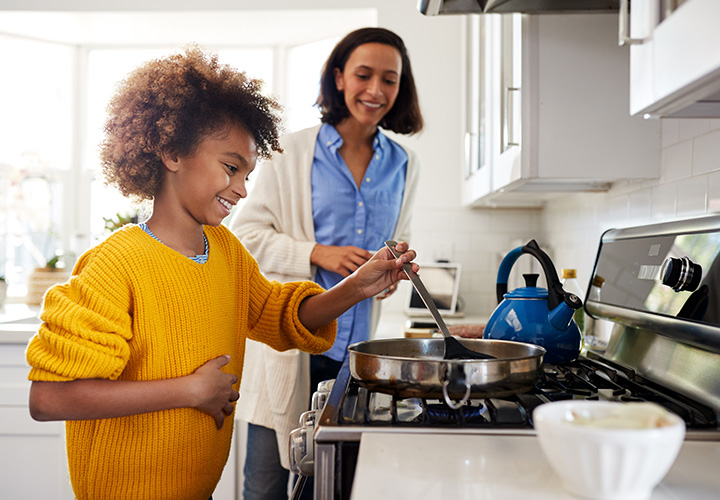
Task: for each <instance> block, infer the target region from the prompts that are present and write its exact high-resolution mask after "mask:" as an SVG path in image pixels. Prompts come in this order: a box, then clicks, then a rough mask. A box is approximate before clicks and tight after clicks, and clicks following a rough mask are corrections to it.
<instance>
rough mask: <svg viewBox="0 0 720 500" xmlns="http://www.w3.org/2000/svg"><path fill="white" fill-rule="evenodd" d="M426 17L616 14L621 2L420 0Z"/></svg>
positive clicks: (579, 0) (586, 0)
mask: <svg viewBox="0 0 720 500" xmlns="http://www.w3.org/2000/svg"><path fill="white" fill-rule="evenodd" d="M417 6H418V10H419V11H420V12H421V13H422V14H425V15H426V16H443V15H448V14H491V13H493V14H502V13H508V12H521V13H523V14H562V13H571V12H583V13H586V14H589V13H593V12H605V13H608V12H617V11H618V10H619V8H620V0H418V3H417Z"/></svg>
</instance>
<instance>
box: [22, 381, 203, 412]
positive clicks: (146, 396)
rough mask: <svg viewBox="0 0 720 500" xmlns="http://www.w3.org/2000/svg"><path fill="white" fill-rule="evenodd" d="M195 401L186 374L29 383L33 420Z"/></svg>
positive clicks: (142, 409) (168, 406)
mask: <svg viewBox="0 0 720 500" xmlns="http://www.w3.org/2000/svg"><path fill="white" fill-rule="evenodd" d="M195 404H196V402H195V401H194V398H193V391H192V387H191V382H190V381H189V380H188V377H179V378H173V379H165V380H152V381H140V382H133V381H116V380H102V379H82V380H73V381H70V382H33V383H32V387H31V388H30V414H31V416H32V417H33V418H34V419H35V420H90V419H99V418H115V417H126V416H129V415H139V414H142V413H150V412H154V411H161V410H169V409H173V408H183V407H192V406H195Z"/></svg>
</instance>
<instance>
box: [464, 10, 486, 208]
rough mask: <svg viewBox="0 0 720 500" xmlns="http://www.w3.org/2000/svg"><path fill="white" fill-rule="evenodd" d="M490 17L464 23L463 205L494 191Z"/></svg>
mask: <svg viewBox="0 0 720 500" xmlns="http://www.w3.org/2000/svg"><path fill="white" fill-rule="evenodd" d="M487 17H488V16H480V15H468V16H465V20H464V25H463V29H464V47H465V65H464V71H465V74H464V75H463V78H462V82H463V84H464V88H463V92H464V96H465V105H464V109H463V116H462V120H463V128H464V160H465V161H464V165H463V202H464V203H465V204H468V203H472V202H473V201H474V200H476V199H478V198H480V197H482V196H484V195H486V194H488V193H489V192H490V190H491V188H492V186H491V174H490V166H489V164H488V161H489V159H490V157H491V151H490V146H491V142H490V134H489V131H490V111H491V109H490V106H489V104H490V99H489V96H490V91H491V88H490V86H489V85H488V75H489V74H490V63H491V59H490V58H489V57H488V56H489V54H490V51H491V48H490V46H489V44H488V30H487V24H488V21H487Z"/></svg>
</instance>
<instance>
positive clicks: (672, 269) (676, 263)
mask: <svg viewBox="0 0 720 500" xmlns="http://www.w3.org/2000/svg"><path fill="white" fill-rule="evenodd" d="M701 279H702V266H700V264H695V263H694V262H693V261H691V260H690V259H689V258H688V257H682V258H680V259H677V258H675V257H669V258H667V259H665V262H664V263H663V266H662V274H661V277H660V280H661V281H662V284H663V285H666V286H669V287H670V288H672V289H673V290H675V291H676V292H682V291H688V292H693V291H695V290H697V287H698V285H699V284H700V280H701Z"/></svg>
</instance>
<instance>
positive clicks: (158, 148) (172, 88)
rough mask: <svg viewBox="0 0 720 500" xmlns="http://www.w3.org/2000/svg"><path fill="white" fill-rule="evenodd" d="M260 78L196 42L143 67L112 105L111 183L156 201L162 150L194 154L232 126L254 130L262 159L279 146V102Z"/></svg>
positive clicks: (103, 152)
mask: <svg viewBox="0 0 720 500" xmlns="http://www.w3.org/2000/svg"><path fill="white" fill-rule="evenodd" d="M262 84H263V82H262V81H260V80H255V79H251V78H248V77H247V75H246V74H245V73H244V72H242V71H238V70H236V69H234V68H232V67H230V66H227V65H221V64H219V63H218V60H217V55H214V54H210V55H208V54H205V53H204V52H203V51H202V50H200V49H199V48H198V47H195V46H192V47H189V48H187V49H186V50H185V52H184V53H182V54H174V55H171V56H167V57H164V58H161V59H156V60H153V61H150V62H148V63H146V64H144V65H142V66H140V67H139V68H137V69H136V70H134V71H133V72H132V73H130V74H129V75H128V76H127V78H125V79H124V80H123V81H122V82H121V83H120V85H119V87H118V88H117V91H116V93H115V95H114V97H113V98H112V99H111V101H110V104H109V105H108V118H107V121H106V123H105V139H104V140H103V142H102V144H101V145H100V160H101V163H102V168H103V173H104V174H105V179H106V183H107V184H114V185H116V186H117V187H118V188H119V189H120V191H121V192H122V194H123V195H125V196H131V197H136V198H138V199H140V200H144V199H153V198H154V196H155V194H156V193H157V191H158V188H159V187H160V183H161V180H162V172H163V169H164V167H163V163H162V160H161V155H162V154H163V153H165V154H169V155H175V156H180V157H187V156H191V155H192V154H193V153H194V152H195V150H196V148H197V146H198V145H199V144H200V142H201V141H202V140H203V139H204V138H205V137H207V136H209V135H211V134H214V133H216V132H219V131H221V130H223V129H224V128H225V127H227V126H229V125H231V124H232V125H241V126H243V127H244V128H245V129H246V130H247V131H248V132H250V133H251V134H252V135H253V137H254V138H255V143H256V145H257V151H258V156H259V157H261V158H268V157H270V156H271V154H272V152H273V151H277V152H282V149H281V148H280V143H279V141H278V137H279V133H280V131H279V128H280V122H281V117H280V111H281V107H280V105H279V104H278V102H277V101H276V100H274V99H273V98H270V97H266V96H264V95H262V94H261V93H260V91H261V88H262Z"/></svg>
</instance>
